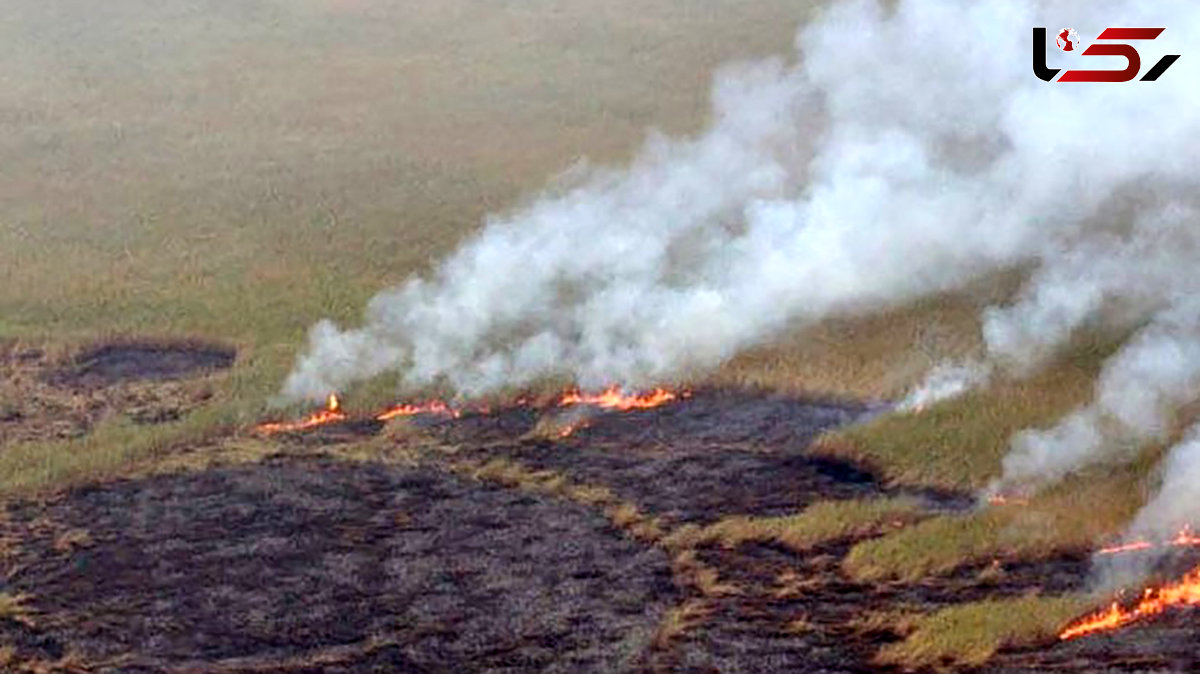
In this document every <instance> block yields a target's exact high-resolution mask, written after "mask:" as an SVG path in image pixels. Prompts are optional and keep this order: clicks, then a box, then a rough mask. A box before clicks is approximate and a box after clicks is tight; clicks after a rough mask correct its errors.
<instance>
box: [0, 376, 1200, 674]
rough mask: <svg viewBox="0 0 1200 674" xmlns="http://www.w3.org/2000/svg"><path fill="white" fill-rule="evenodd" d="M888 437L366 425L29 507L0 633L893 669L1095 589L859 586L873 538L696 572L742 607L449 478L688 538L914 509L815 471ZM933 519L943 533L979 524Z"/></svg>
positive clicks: (1014, 664) (251, 651)
mask: <svg viewBox="0 0 1200 674" xmlns="http://www.w3.org/2000/svg"><path fill="white" fill-rule="evenodd" d="M555 413H556V414H557V413H559V412H555ZM871 413H873V410H872V409H871V408H868V407H865V406H860V405H841V404H836V403H831V402H828V401H826V402H814V401H803V400H795V399H788V398H784V397H777V396H760V395H754V394H748V393H736V392H701V393H697V394H696V395H695V396H693V397H691V398H689V399H687V400H684V401H681V402H677V403H674V404H671V405H668V406H665V407H662V408H657V409H653V410H645V411H637V412H629V413H621V414H617V413H600V412H595V411H594V413H592V414H591V415H590V416H588V417H587V422H588V425H587V427H586V428H583V429H581V430H579V431H577V432H576V433H574V434H572V435H571V436H570V437H567V438H565V439H560V440H547V439H546V438H545V437H543V436H539V435H537V434H536V433H532V431H534V430H535V429H536V427H537V425H538V423H539V419H540V417H542V416H544V414H545V412H544V411H539V410H535V409H531V408H512V409H505V410H501V411H498V412H495V413H490V414H468V415H466V416H464V417H462V418H460V419H446V418H441V417H427V418H420V419H414V420H413V421H412V423H413V426H414V429H415V430H416V431H418V432H419V434H420V438H421V440H420V444H421V446H422V447H424V449H423V450H421V451H422V452H423V453H422V454H421V458H420V460H419V461H417V462H415V464H413V465H407V464H406V465H395V464H385V463H372V462H352V461H349V460H347V459H344V458H337V456H338V453H337V451H336V447H345V446H350V445H353V444H354V443H357V442H364V441H373V442H378V441H380V440H382V438H376V437H375V436H376V434H377V433H378V432H379V431H380V430H381V426H380V425H379V424H373V423H359V422H354V423H347V424H342V425H339V426H332V427H327V428H324V429H320V430H318V431H316V432H312V433H307V434H303V435H297V436H294V437H281V438H279V439H278V453H276V454H275V455H274V456H273V457H271V458H269V459H267V460H265V461H263V462H261V463H255V464H248V465H239V466H226V467H220V468H209V469H205V470H202V471H199V472H182V473H179V474H173V475H158V476H154V477H147V478H141V479H136V480H133V479H131V480H124V481H117V482H111V483H107V484H102V485H95V486H90V487H86V488H77V489H75V490H72V491H69V492H65V493H62V494H59V495H57V496H55V497H53V498H50V499H48V500H45V501H27V502H19V503H12V504H9V505H8V507H7V511H6V517H5V518H4V520H3V521H2V522H0V524H2V525H3V530H2V531H0V533H2V534H3V541H2V542H3V543H4V545H3V546H2V547H3V549H4V550H6V553H5V555H3V556H0V574H2V575H0V577H2V578H3V579H4V580H3V588H0V589H2V590H3V592H6V593H8V594H9V595H13V596H17V595H28V599H27V602H26V603H27V606H28V612H27V613H25V614H15V615H13V616H10V617H8V618H0V645H3V644H7V645H9V646H11V647H12V648H13V649H14V650H13V656H12V658H11V662H15V663H20V664H22V666H27V667H29V668H30V669H29V671H56V670H55V669H54V667H56V666H57V667H60V669H61V671H96V672H139V673H149V672H198V673H199V672H279V673H290V674H295V673H298V672H446V673H451V672H512V673H516V672H580V673H589V672H606V673H607V672H634V673H642V674H648V673H651V672H653V673H663V674H666V673H671V672H689V673H694V674H710V673H714V672H722V673H724V672H728V673H735V672H763V673H768V672H785V671H786V672H872V671H880V667H879V666H878V665H876V664H875V663H874V662H873V657H874V655H875V654H876V653H877V652H878V650H879V648H880V647H881V646H883V645H885V644H887V643H889V642H892V641H895V640H896V639H898V638H900V636H899V635H897V634H895V633H893V632H891V631H889V630H888V629H887V628H884V627H879V626H875V627H871V626H869V623H867V622H865V621H864V620H863V618H864V617H865V616H867V615H868V614H870V613H871V612H894V611H912V612H916V613H923V612H928V611H931V610H936V609H937V608H940V607H944V606H949V605H952V604H956V603H960V602H963V601H973V600H978V599H985V598H1000V597H1015V596H1020V595H1022V594H1025V593H1029V592H1037V593H1043V594H1059V593H1064V592H1071V591H1075V590H1079V589H1081V588H1082V584H1083V583H1084V581H1085V579H1086V578H1087V575H1088V563H1089V562H1088V556H1087V555H1086V554H1085V553H1084V552H1082V551H1081V552H1079V553H1075V554H1058V555H1053V556H1050V557H1048V558H1045V559H1041V560H1038V561H1028V560H1026V561H1019V560H997V562H996V563H995V564H991V565H983V566H975V567H967V568H961V569H958V570H956V571H955V572H953V573H951V574H948V575H946V576H942V577H937V578H929V579H924V580H922V581H920V582H917V583H899V582H895V583H881V584H862V583H856V582H853V581H851V580H850V579H848V578H847V577H846V576H845V574H844V573H842V571H841V561H842V559H843V558H844V557H845V555H846V553H847V552H848V550H849V549H850V547H851V545H852V543H853V541H849V540H847V541H834V542H831V543H828V544H826V545H823V546H820V547H818V548H817V549H814V550H811V551H809V552H806V553H803V554H800V553H796V552H793V551H790V550H787V549H784V548H782V547H779V546H775V545H770V544H762V543H751V544H744V545H741V546H739V547H737V548H734V549H725V548H722V547H719V546H703V547H701V548H699V549H696V550H694V551H693V552H692V554H693V555H694V559H693V562H692V563H693V564H699V565H702V566H703V567H705V568H707V569H710V570H711V571H713V572H715V573H716V577H717V583H718V586H719V591H718V590H714V588H713V587H708V588H705V587H702V586H700V585H697V584H696V583H695V582H693V581H690V580H688V579H687V578H685V577H684V576H682V575H681V574H680V573H678V564H679V560H678V559H672V556H673V555H674V554H676V551H671V553H668V552H667V551H666V550H665V549H664V548H663V547H662V546H659V545H655V544H653V543H648V542H643V541H639V540H637V538H636V537H634V536H631V535H629V534H628V533H626V532H624V531H622V530H620V529H619V528H617V527H616V526H615V525H614V524H613V522H611V521H610V519H609V517H607V516H606V515H605V513H604V512H603V510H602V509H601V508H597V507H591V506H586V505H581V504H578V503H575V502H573V501H571V500H569V499H566V498H560V497H556V496H551V495H547V494H544V493H540V492H538V491H537V490H523V489H521V488H517V487H512V488H510V487H500V486H497V485H495V484H492V483H489V482H486V481H477V480H474V479H471V478H469V477H466V476H463V475H460V474H458V473H456V472H455V471H454V470H452V469H451V468H452V466H461V462H462V461H463V460H464V459H469V460H471V461H476V462H485V461H488V460H491V459H503V460H505V461H507V462H510V463H512V464H515V465H517V466H520V467H521V468H523V469H525V470H527V471H553V473H554V474H559V475H562V476H564V477H566V478H568V479H569V480H571V481H572V482H573V483H576V484H581V485H591V486H604V487H607V488H608V489H610V490H611V491H612V492H613V493H614V494H616V496H617V497H618V498H620V499H622V500H625V501H627V502H630V503H633V504H635V505H637V506H638V508H639V509H640V510H641V511H643V512H645V513H646V514H647V515H649V516H653V517H657V518H659V519H660V520H661V521H662V522H663V523H664V526H666V527H668V528H670V527H674V526H676V525H679V524H683V523H691V522H695V523H706V522H711V521H713V520H715V519H718V518H720V517H723V516H726V515H730V514H743V515H773V514H781V513H787V512H795V511H797V510H799V509H801V508H803V507H804V506H805V505H807V504H809V503H812V502H813V501H816V500H822V499H844V498H859V497H869V496H872V495H880V494H885V493H888V490H887V489H885V488H884V487H883V486H881V485H880V484H879V483H878V482H877V481H876V480H875V478H874V477H873V476H872V475H871V474H870V473H868V472H866V471H864V470H862V469H861V468H859V467H855V466H852V465H848V464H844V463H837V462H832V461H829V460H819V459H816V458H813V457H811V456H809V455H808V454H807V453H806V451H805V449H806V447H807V445H808V443H809V442H810V441H811V440H812V438H813V437H815V435H816V434H817V433H819V432H820V431H821V430H823V429H826V428H831V427H833V426H837V425H839V424H845V423H851V422H853V421H855V420H856V419H861V418H863V417H864V416H867V415H869V414H871ZM396 442H403V441H402V440H396ZM928 496H929V499H928V502H929V505H930V509H931V511H942V510H945V509H946V508H953V507H961V506H963V505H965V504H967V503H969V502H970V499H968V498H966V497H965V496H959V497H957V498H956V497H955V496H954V495H946V494H930V495H928ZM681 616H682V617H681ZM681 625H682V629H675V628H678V627H680V626H681ZM1198 635H1200V617H1198V612H1196V611H1186V610H1183V611H1171V612H1169V613H1168V614H1167V615H1165V616H1163V617H1162V618H1161V619H1158V620H1155V621H1150V622H1148V623H1146V624H1145V625H1139V626H1136V627H1134V628H1131V629H1127V630H1124V631H1121V632H1118V633H1115V634H1110V635H1100V636H1097V637H1092V638H1088V639H1080V640H1076V641H1072V642H1067V643H1046V644H1041V645H1038V646H1037V647H1036V648H1028V649H1021V650H1010V651H1005V652H1002V653H1001V654H1000V655H999V656H998V657H997V658H995V659H994V660H993V662H992V663H991V664H989V665H988V667H987V668H985V671H1002V672H1034V671H1038V672H1040V671H1047V672H1048V671H1063V670H1069V671H1076V672H1091V671H1125V672H1129V671H1161V672H1167V671H1169V672H1186V671H1200V656H1197V655H1196V654H1194V653H1193V651H1195V650H1197V649H1195V648H1194V644H1195V643H1196V637H1197V636H1198ZM56 663H57V664H56ZM35 667H41V668H42V670H36V669H33V668H35ZM70 667H75V668H76V669H75V670H71V669H70Z"/></svg>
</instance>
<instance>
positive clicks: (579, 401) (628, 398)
mask: <svg viewBox="0 0 1200 674" xmlns="http://www.w3.org/2000/svg"><path fill="white" fill-rule="evenodd" d="M682 395H683V397H685V398H686V397H687V396H688V394H687V393H684V394H682ZM679 397H680V396H679V395H677V394H675V393H672V392H671V391H668V390H666V389H661V388H656V389H654V390H653V391H648V392H646V393H638V394H634V395H626V394H624V393H622V392H621V389H620V387H618V386H613V387H611V388H608V389H605V390H604V391H601V392H600V393H581V392H580V391H578V390H575V391H568V392H567V393H565V394H564V395H563V397H562V399H561V400H559V402H558V405H559V407H567V406H568V405H594V406H596V407H602V408H604V409H609V410H621V411H626V410H634V409H637V410H644V409H649V408H651V407H658V406H659V405H665V404H667V403H669V402H671V401H672V400H675V399H677V398H679Z"/></svg>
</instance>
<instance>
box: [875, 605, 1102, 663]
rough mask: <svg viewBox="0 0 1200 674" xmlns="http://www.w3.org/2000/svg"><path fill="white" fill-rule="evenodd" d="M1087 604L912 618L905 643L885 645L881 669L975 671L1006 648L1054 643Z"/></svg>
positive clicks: (963, 608)
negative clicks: (962, 668) (941, 667)
mask: <svg viewBox="0 0 1200 674" xmlns="http://www.w3.org/2000/svg"><path fill="white" fill-rule="evenodd" d="M1087 605H1088V601H1087V600H1086V599H1084V598H1081V597H1072V596H1067V597H1036V596H1029V597H1021V598H1017V599H1003V600H988V601H980V602H973V603H969V604H961V605H958V606H952V607H949V608H946V609H942V610H940V611H937V612H935V613H932V614H930V615H927V616H924V617H921V618H918V619H916V620H915V621H914V622H913V624H912V629H913V631H912V633H911V634H910V635H909V636H908V638H906V639H905V640H904V641H901V642H898V643H896V644H890V645H888V646H885V647H884V648H883V649H882V650H881V651H880V652H879V654H878V656H877V661H878V662H879V664H886V665H900V666H903V667H906V668H917V667H930V666H937V665H954V666H972V667H977V666H980V665H982V664H984V663H985V662H987V661H988V660H989V659H990V658H991V657H992V655H994V654H995V653H996V651H997V650H998V649H1000V648H1002V647H1004V646H1015V645H1023V644H1031V643H1037V642H1040V641H1044V640H1046V639H1051V638H1053V637H1054V636H1055V635H1056V634H1057V633H1058V631H1059V630H1060V629H1062V627H1064V626H1065V625H1066V624H1067V623H1068V622H1070V621H1071V619H1073V618H1074V617H1076V616H1077V615H1079V612H1080V611H1082V610H1084V609H1085V608H1086V607H1087Z"/></svg>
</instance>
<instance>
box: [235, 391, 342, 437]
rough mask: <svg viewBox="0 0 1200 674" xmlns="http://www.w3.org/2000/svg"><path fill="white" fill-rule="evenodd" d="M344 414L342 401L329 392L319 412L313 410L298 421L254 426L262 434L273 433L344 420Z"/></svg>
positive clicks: (301, 429) (304, 428)
mask: <svg viewBox="0 0 1200 674" xmlns="http://www.w3.org/2000/svg"><path fill="white" fill-rule="evenodd" d="M346 418H347V417H346V414H345V413H344V412H342V403H341V401H339V400H338V397H337V394H336V393H331V394H329V401H328V402H327V403H326V406H325V409H323V410H321V411H319V412H313V413H312V414H310V415H308V416H307V417H305V418H303V419H301V420H300V421H284V422H279V423H270V424H260V425H259V426H257V427H256V428H255V430H257V431H258V432H259V433H262V434H264V435H273V434H275V433H286V432H288V431H303V430H307V429H309V428H316V427H317V426H324V425H325V424H332V423H334V422H335V421H344V420H345V419H346Z"/></svg>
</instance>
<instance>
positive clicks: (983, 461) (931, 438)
mask: <svg viewBox="0 0 1200 674" xmlns="http://www.w3.org/2000/svg"><path fill="white" fill-rule="evenodd" d="M1114 347H1115V344H1114V343H1113V342H1112V341H1110V340H1107V339H1100V338H1089V339H1086V340H1082V342H1081V343H1079V344H1077V345H1076V347H1075V349H1074V351H1072V352H1071V353H1070V354H1069V355H1068V356H1066V357H1063V358H1062V359H1061V360H1059V361H1058V362H1057V363H1054V364H1052V365H1050V366H1049V367H1046V368H1045V369H1043V370H1042V371H1040V372H1039V373H1038V374H1036V375H1034V376H1032V377H1029V378H1026V379H1004V380H1001V381H997V382H995V383H993V384H992V385H990V386H987V387H985V388H982V389H978V390H975V391H972V392H969V393H967V394H966V395H963V396H960V397H958V398H955V399H952V400H948V401H945V402H942V403H940V404H938V405H935V406H933V407H931V408H929V409H927V410H925V411H922V412H919V413H899V414H889V415H886V416H884V417H881V418H879V419H877V420H876V421H874V422H872V423H869V424H865V425H862V426H857V427H854V428H850V429H847V430H844V431H840V432H834V433H831V434H828V435H826V436H824V437H822V438H821V439H820V441H819V442H818V444H817V447H816V448H815V450H814V451H816V452H817V453H821V454H826V455H830V456H837V457H842V458H847V459H850V460H853V461H859V462H862V463H865V464H867V465H870V466H872V467H874V468H875V469H877V470H878V471H879V472H880V473H882V476H883V477H884V478H885V479H887V480H888V481H889V482H892V483H894V484H912V485H925V486H934V487H944V488H948V489H978V488H981V487H983V486H986V485H987V483H988V482H989V481H990V480H992V479H993V478H994V477H996V476H997V475H998V474H999V470H1000V461H1001V459H1003V458H1004V455H1005V454H1007V453H1008V449H1009V441H1010V440H1011V438H1012V436H1013V434H1014V433H1016V432H1017V431H1020V430H1023V429H1026V428H1033V427H1043V426H1049V425H1052V424H1053V423H1054V422H1056V421H1057V420H1058V419H1059V418H1060V417H1062V416H1064V415H1065V414H1066V413H1068V412H1070V411H1071V410H1073V409H1074V408H1076V407H1078V406H1079V405H1081V404H1083V403H1086V402H1087V401H1088V400H1090V399H1091V396H1092V389H1093V382H1094V380H1095V377H1096V375H1097V374H1098V372H1099V370H1100V367H1101V365H1102V364H1103V362H1104V359H1105V358H1106V357H1107V356H1108V355H1109V354H1110V353H1112V350H1113V348H1114Z"/></svg>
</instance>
